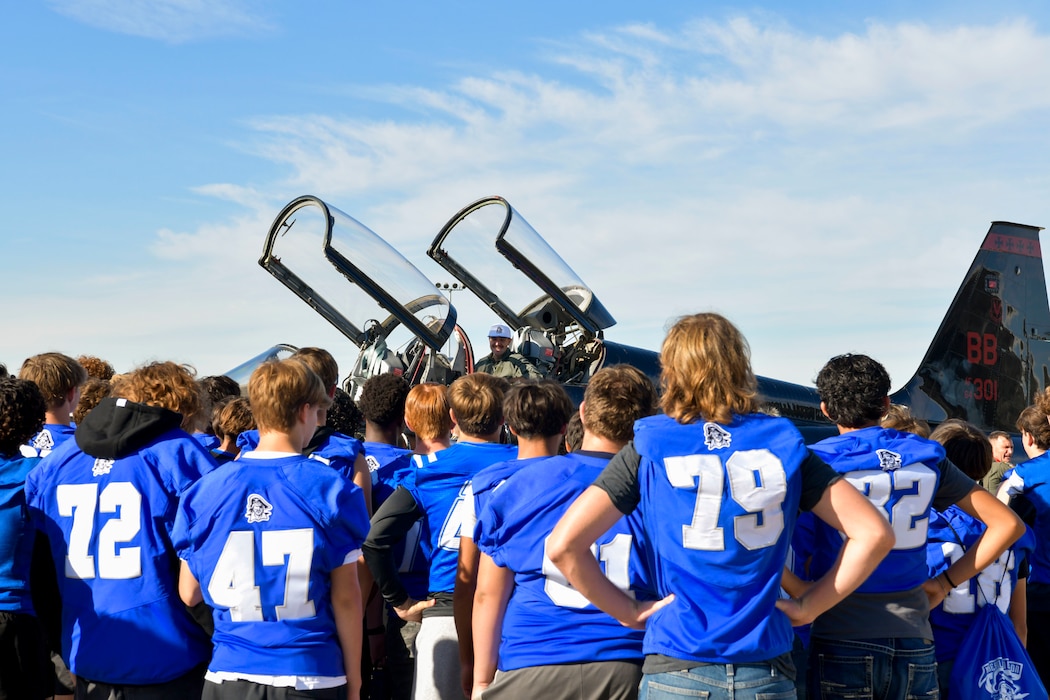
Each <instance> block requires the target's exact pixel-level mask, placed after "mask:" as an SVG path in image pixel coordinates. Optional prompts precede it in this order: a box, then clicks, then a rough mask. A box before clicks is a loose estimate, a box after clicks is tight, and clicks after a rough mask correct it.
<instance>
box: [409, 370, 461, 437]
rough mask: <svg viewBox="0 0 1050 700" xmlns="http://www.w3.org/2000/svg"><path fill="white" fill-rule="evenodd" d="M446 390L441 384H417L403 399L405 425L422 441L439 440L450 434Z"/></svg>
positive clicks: (450, 425) (450, 420) (450, 423)
mask: <svg viewBox="0 0 1050 700" xmlns="http://www.w3.org/2000/svg"><path fill="white" fill-rule="evenodd" d="M448 411H449V405H448V389H447V387H445V386H444V385H443V384H430V383H427V384H417V385H416V386H414V387H412V389H411V391H409V392H408V397H407V398H406V399H405V423H406V424H407V425H408V426H409V428H410V429H411V430H412V432H413V433H415V434H416V436H417V437H419V438H422V439H423V440H439V439H441V438H447V437H448V436H449V435H450V434H451V433H452V418H451V417H450V416H449V414H448Z"/></svg>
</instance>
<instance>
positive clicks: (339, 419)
mask: <svg viewBox="0 0 1050 700" xmlns="http://www.w3.org/2000/svg"><path fill="white" fill-rule="evenodd" d="M364 422H365V418H364V416H362V415H361V411H360V409H358V408H357V404H355V403H354V400H353V399H352V398H350V394H348V393H346V392H345V391H343V390H342V389H340V388H338V387H336V390H335V396H334V397H332V405H331V406H329V407H328V418H327V419H326V420H325V426H326V427H329V428H331V429H332V430H334V431H336V432H337V433H342V434H343V435H349V436H351V437H361V436H362V435H363V432H364Z"/></svg>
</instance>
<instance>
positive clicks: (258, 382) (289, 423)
mask: <svg viewBox="0 0 1050 700" xmlns="http://www.w3.org/2000/svg"><path fill="white" fill-rule="evenodd" d="M248 403H249V405H250V406H251V410H252V416H254V418H255V424H256V425H258V426H259V430H260V431H261V432H269V431H272V432H279V433H288V432H291V430H292V428H294V427H295V424H296V422H297V421H298V418H299V410H300V409H301V408H302V407H303V406H305V405H306V404H310V405H311V406H317V407H318V408H328V407H329V406H330V405H332V400H331V399H330V398H328V392H327V391H326V390H325V386H324V382H322V381H321V378H320V377H318V376H317V373H315V372H314V371H313V370H312V369H310V368H309V367H308V366H307V365H306V363H305V362H302V361H301V360H298V359H296V358H294V357H292V358H288V359H287V360H280V361H275V362H265V363H263V364H261V365H259V366H258V367H257V368H256V369H255V371H254V372H252V376H251V378H250V379H249V380H248Z"/></svg>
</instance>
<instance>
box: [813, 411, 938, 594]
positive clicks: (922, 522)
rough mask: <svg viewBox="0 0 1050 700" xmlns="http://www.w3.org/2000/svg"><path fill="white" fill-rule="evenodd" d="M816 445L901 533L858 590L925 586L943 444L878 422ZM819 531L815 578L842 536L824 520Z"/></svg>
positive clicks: (833, 557) (832, 558)
mask: <svg viewBox="0 0 1050 700" xmlns="http://www.w3.org/2000/svg"><path fill="white" fill-rule="evenodd" d="M812 449H813V452H814V454H816V455H817V456H818V457H820V458H821V459H823V460H824V461H825V462H827V463H828V464H830V465H831V468H832V469H834V470H835V471H837V472H838V473H839V474H842V475H843V477H844V478H845V479H846V480H847V481H848V482H850V483H851V484H853V486H855V487H857V490H858V491H860V492H861V493H862V494H864V496H866V497H867V499H868V500H869V501H871V503H872V505H874V506H875V507H876V508H877V509H879V510H880V512H882V514H883V515H885V516H886V519H887V520H889V523H890V526H891V527H892V528H893V534H894V535H895V536H896V538H897V543H896V544H895V545H894V546H893V550H892V551H891V552H890V553H889V554H888V555H886V558H885V559H883V560H882V562H881V563H880V564H879V565H878V567H877V568H876V569H875V571H874V572H873V573H872V574H871V576H869V577H868V579H867V580H866V581H865V582H864V583H862V584H861V585H860V587H859V588H858V589H857V592H858V593H894V592H898V591H907V590H911V589H913V588H915V587H916V586H920V585H922V583H923V582H924V581H926V579H927V578H928V576H927V574H928V572H927V569H926V539H927V537H926V535H927V530H928V529H929V523H930V511H931V509H932V504H933V498H934V496H935V495H936V494H937V489H938V484H939V482H940V474H941V472H940V466H939V465H940V463H941V462H942V461H943V460H944V448H943V447H941V446H940V445H939V444H938V443H936V442H933V441H932V440H927V439H925V438H921V437H919V436H918V435H914V434H912V433H902V432H898V431H896V430H887V429H885V428H881V427H878V426H874V427H870V428H864V429H862V430H854V431H850V432H848V433H843V434H842V435H837V436H835V437H830V438H827V439H826V440H821V441H820V442H818V443H817V444H816V445H813V447H812ZM814 536H815V543H814V548H813V564H812V566H811V568H810V570H811V572H812V575H813V579H814V580H816V579H818V578H820V577H821V576H823V575H824V573H825V572H827V570H828V569H829V568H831V566H832V564H834V562H835V560H836V559H837V558H838V554H839V550H840V549H842V535H841V534H840V533H839V532H838V530H836V529H835V528H833V527H831V526H830V525H828V524H827V523H824V522H823V521H819V522H817V527H816V531H815V533H814Z"/></svg>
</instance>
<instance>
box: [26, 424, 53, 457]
mask: <svg viewBox="0 0 1050 700" xmlns="http://www.w3.org/2000/svg"><path fill="white" fill-rule="evenodd" d="M23 434H24V433H23ZM54 446H55V438H54V437H52V436H51V431H50V430H48V429H47V428H44V429H43V430H41V431H40V432H39V433H37V434H36V437H35V438H33V447H35V448H37V449H38V450H41V451H43V450H47V451H48V452H50V451H51V448H53V447H54Z"/></svg>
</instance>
